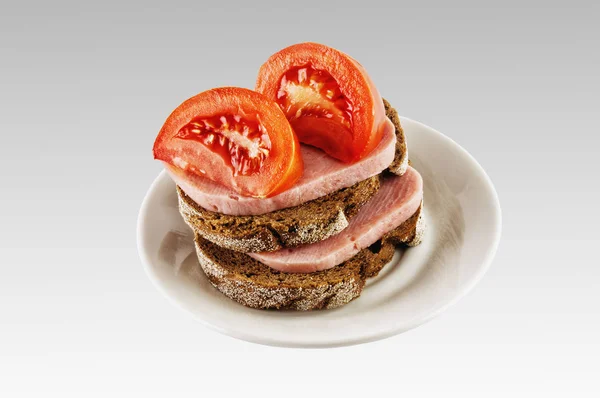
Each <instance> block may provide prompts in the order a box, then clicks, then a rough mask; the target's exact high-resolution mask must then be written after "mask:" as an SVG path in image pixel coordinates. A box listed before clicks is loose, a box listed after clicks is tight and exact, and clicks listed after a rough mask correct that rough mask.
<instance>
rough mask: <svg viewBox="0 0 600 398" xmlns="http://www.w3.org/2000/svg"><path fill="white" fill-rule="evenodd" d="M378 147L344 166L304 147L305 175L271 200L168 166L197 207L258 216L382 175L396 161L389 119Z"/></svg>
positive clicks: (171, 174)
mask: <svg viewBox="0 0 600 398" xmlns="http://www.w3.org/2000/svg"><path fill="white" fill-rule="evenodd" d="M387 122H388V123H387V124H386V127H385V131H384V134H383V138H382V139H381V142H380V143H379V145H378V146H377V147H376V148H375V149H374V150H373V151H372V152H371V153H370V154H369V155H367V156H366V157H364V158H363V159H361V160H360V161H358V162H356V163H353V164H345V163H342V162H340V161H338V160H336V159H334V158H332V157H330V156H328V155H327V154H325V152H323V151H321V150H319V149H316V148H313V147H310V146H306V145H302V149H301V151H302V158H303V159H304V174H303V175H302V177H301V178H300V179H299V180H298V182H297V183H296V184H295V185H294V186H293V187H291V188H290V189H288V190H287V191H285V192H282V193H280V194H279V195H276V196H273V197H270V198H263V199H260V198H251V197H246V196H240V195H239V194H237V193H235V192H234V191H232V190H231V189H228V188H226V187H224V186H222V185H219V184H217V183H215V182H213V181H211V180H209V179H208V178H204V177H201V176H197V175H194V174H189V173H186V172H184V171H183V170H181V169H179V168H177V167H173V166H171V165H169V164H167V163H165V166H166V170H167V172H168V173H169V175H170V176H171V178H172V179H173V181H175V183H176V184H177V185H179V187H180V188H181V189H182V190H183V191H184V192H185V193H186V194H187V195H188V196H189V197H190V198H191V199H192V200H193V201H194V202H196V203H197V204H199V205H200V206H202V207H203V208H205V209H207V210H211V211H214V212H218V213H222V214H230V215H235V216H239V215H257V214H265V213H270V212H272V211H275V210H280V209H285V208H288V207H293V206H298V205H300V204H302V203H304V202H307V201H309V200H313V199H316V198H320V197H321V196H325V195H328V194H330V193H332V192H335V191H337V190H339V189H342V188H347V187H349V186H352V185H354V184H356V183H358V182H360V181H362V180H365V179H367V178H369V177H372V176H374V175H377V174H379V173H381V172H382V171H383V170H385V169H387V168H388V166H389V165H390V163H392V161H393V160H394V154H395V147H396V135H395V132H394V125H393V124H392V123H391V122H390V121H389V120H388V121H387Z"/></svg>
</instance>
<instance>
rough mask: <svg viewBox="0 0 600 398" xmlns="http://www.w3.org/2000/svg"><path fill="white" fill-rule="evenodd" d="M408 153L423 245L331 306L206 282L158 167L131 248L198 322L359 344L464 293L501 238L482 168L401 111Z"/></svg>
mask: <svg viewBox="0 0 600 398" xmlns="http://www.w3.org/2000/svg"><path fill="white" fill-rule="evenodd" d="M402 126H403V128H404V130H405V133H406V135H407V142H408V148H409V157H410V159H411V161H412V163H413V166H414V167H415V168H416V169H417V170H418V171H419V172H420V173H421V175H422V176H423V180H424V204H425V221H426V223H427V229H426V231H425V236H424V238H423V243H422V244H421V245H420V246H417V247H414V248H410V249H398V250H397V251H396V254H395V256H394V258H393V260H392V261H391V262H390V263H389V264H388V265H387V266H386V267H385V268H384V269H383V270H382V271H381V273H380V274H379V275H378V276H377V277H376V278H373V279H371V280H369V281H368V282H367V285H366V287H365V289H364V290H363V293H362V295H361V296H360V297H359V298H358V299H356V300H354V301H352V302H351V303H349V304H347V305H345V306H343V307H341V308H338V309H333V310H321V311H308V312H297V311H264V310H255V309H250V308H246V307H244V306H242V305H240V304H237V303H236V302H234V301H232V300H230V299H228V298H227V297H225V296H224V295H222V294H221V293H220V292H219V291H218V290H217V289H215V288H214V287H212V285H211V284H210V283H209V282H208V280H207V279H206V278H205V277H204V275H203V274H202V273H201V272H200V273H198V272H197V271H198V269H199V265H198V260H197V259H196V254H195V252H194V245H193V234H192V233H191V231H190V229H189V228H188V227H187V226H186V225H185V223H184V222H183V220H182V218H181V216H180V215H179V213H178V210H177V195H176V192H175V184H174V183H173V182H172V181H171V180H170V178H169V177H168V176H167V175H166V174H165V172H162V173H161V174H160V175H159V176H158V177H157V179H156V180H155V181H154V183H153V184H152V186H151V187H150V190H149V191H148V193H147V195H146V198H145V199H144V202H143V205H142V208H141V210H140V215H139V220H138V236H137V238H138V249H139V252H140V256H141V258H142V262H143V264H144V267H145V269H146V271H147V274H148V276H149V277H150V279H151V280H152V281H153V282H154V284H155V285H156V287H157V288H158V289H159V290H160V291H161V292H162V293H163V294H164V295H165V296H166V297H167V298H168V299H170V300H171V302H173V303H174V304H176V305H177V306H178V307H180V308H182V309H184V310H185V311H188V312H189V313H190V314H192V315H193V316H194V317H195V318H196V319H198V320H199V321H201V322H203V323H204V324H205V325H207V326H209V327H211V328H213V329H215V330H217V331H219V332H221V333H225V334H228V335H230V336H233V337H236V338H239V339H243V340H248V341H252V342H256V343H261V344H268V345H276V346H290V347H332V346H343V345H351V344H358V343H364V342H368V341H373V340H378V339H382V338H385V337H389V336H392V335H395V334H398V333H401V332H403V331H406V330H409V329H411V328H414V327H416V326H418V325H421V324H422V323H424V322H426V321H428V320H430V319H431V318H433V317H434V316H436V315H438V314H440V313H441V312H442V311H444V310H445V309H446V308H448V307H449V306H450V305H452V304H453V303H455V302H456V301H457V300H458V299H459V298H461V297H462V296H464V295H465V294H466V293H467V292H469V291H470V290H471V289H472V288H473V287H474V286H475V284H476V283H477V282H478V281H479V280H480V279H481V278H482V276H483V275H484V273H485V272H486V270H487V268H488V267H489V265H490V263H491V261H492V258H493V257H494V254H495V252H496V248H497V246H498V242H499V240H500V231H501V215H500V205H499V202H498V197H497V195H496V192H495V190H494V187H493V185H492V183H491V181H490V179H489V178H488V176H487V175H486V174H485V172H484V170H483V169H482V168H481V166H479V164H478V163H477V162H476V161H475V159H473V157H471V156H470V155H469V154H468V153H467V152H466V151H465V150H464V149H462V148H461V147H460V146H459V145H458V144H456V143H455V142H454V141H452V140H450V139H449V138H447V137H446V136H444V135H443V134H441V133H439V132H437V131H435V130H433V129H432V128H430V127H427V126H425V125H423V124H421V123H418V122H415V121H412V120H410V119H406V118H402Z"/></svg>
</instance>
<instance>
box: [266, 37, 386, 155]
mask: <svg viewBox="0 0 600 398" xmlns="http://www.w3.org/2000/svg"><path fill="white" fill-rule="evenodd" d="M256 91H258V92H260V93H263V94H265V95H266V96H267V97H269V98H271V99H273V100H275V101H277V103H278V104H279V106H280V107H281V109H282V110H283V111H284V113H285V115H286V117H287V118H288V120H289V121H290V124H291V125H292V127H293V128H294V130H295V132H296V134H297V135H298V138H299V140H300V142H303V143H306V144H309V145H313V146H316V147H318V148H321V149H323V150H324V151H325V152H326V153H327V154H329V155H331V156H333V157H335V158H337V159H340V160H342V161H344V162H349V163H353V162H356V161H358V160H359V159H361V158H363V157H364V156H366V155H367V154H369V153H370V152H371V151H372V150H373V149H375V147H376V146H377V144H378V143H379V141H381V137H382V135H383V129H384V125H385V123H386V117H385V109H384V106H383V100H382V99H381V96H380V95H379V92H378V91H377V88H376V87H375V85H374V84H373V81H372V80H371V78H370V77H369V75H368V74H367V72H366V71H365V69H364V68H363V67H362V66H361V65H360V64H359V63H358V62H356V61H355V60H354V59H352V58H351V57H350V56H348V55H346V54H344V53H343V52H341V51H338V50H336V49H334V48H331V47H327V46H325V45H322V44H317V43H301V44H296V45H293V46H290V47H287V48H285V49H283V50H281V51H279V52H278V53H275V54H273V55H272V56H271V57H270V58H269V59H268V60H267V62H265V63H264V64H263V65H262V67H261V68H260V71H259V72H258V79H257V81H256Z"/></svg>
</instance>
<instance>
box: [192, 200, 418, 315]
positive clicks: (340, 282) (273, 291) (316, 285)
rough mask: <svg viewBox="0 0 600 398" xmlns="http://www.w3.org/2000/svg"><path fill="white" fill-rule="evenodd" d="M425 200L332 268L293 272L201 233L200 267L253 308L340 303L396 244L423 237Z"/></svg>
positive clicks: (414, 242) (216, 283) (375, 270)
mask: <svg viewBox="0 0 600 398" xmlns="http://www.w3.org/2000/svg"><path fill="white" fill-rule="evenodd" d="M422 207H423V206H422V205H421V207H419V209H418V210H417V211H416V212H415V214H413V216H412V217H411V218H410V219H408V220H407V221H405V222H404V223H403V224H402V225H400V226H399V227H398V228H396V229H395V230H393V231H391V232H389V233H387V234H386V235H385V236H383V237H382V238H381V239H380V240H379V241H377V242H376V243H374V244H373V245H371V246H370V247H369V248H367V249H363V250H361V251H360V252H358V253H357V254H356V255H355V256H354V257H352V258H351V259H349V260H348V261H346V262H344V263H342V264H340V265H338V266H336V267H333V268H331V269H328V270H325V271H319V272H313V273H310V274H288V273H283V272H279V271H276V270H273V269H271V268H269V267H268V266H266V265H264V264H262V263H260V262H259V261H256V260H255V259H253V258H251V257H250V256H248V255H246V254H244V253H239V252H235V251H232V250H227V249H224V248H222V247H219V246H218V245H216V244H214V243H212V242H210V241H208V240H206V239H204V238H202V236H200V235H198V234H196V239H195V240H196V251H197V254H198V259H199V262H200V266H201V268H202V270H203V271H204V273H205V274H206V276H207V277H208V279H209V281H210V282H211V284H212V285H213V286H215V287H216V288H217V289H219V290H220V291H221V292H222V293H223V294H225V295H226V296H227V297H229V298H230V299H233V300H235V301H237V302H238V303H241V304H243V305H246V306H248V307H252V308H261V309H293V310H313V309H321V308H336V307H339V306H342V305H344V304H346V303H348V302H350V301H352V300H353V299H355V298H356V297H358V296H359V295H360V294H361V292H362V290H363V287H364V285H365V281H366V279H367V278H370V277H374V276H376V275H377V274H378V273H379V271H381V269H382V268H383V266H384V265H385V264H387V263H388V262H389V261H390V260H391V259H392V256H393V255H394V249H395V246H396V245H399V244H407V245H410V246H414V245H417V244H419V243H420V242H421V237H422V234H423V229H424V223H423V215H422Z"/></svg>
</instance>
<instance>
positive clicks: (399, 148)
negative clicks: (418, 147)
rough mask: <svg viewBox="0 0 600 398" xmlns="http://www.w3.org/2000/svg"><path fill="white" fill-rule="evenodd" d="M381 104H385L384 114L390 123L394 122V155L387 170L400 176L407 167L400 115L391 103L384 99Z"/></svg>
mask: <svg viewBox="0 0 600 398" xmlns="http://www.w3.org/2000/svg"><path fill="white" fill-rule="evenodd" d="M383 105H384V106H385V115H386V116H387V117H388V119H390V120H391V121H392V123H394V128H395V129H396V155H395V156H394V161H393V162H392V164H390V167H389V168H388V170H389V171H391V172H392V173H394V174H396V175H399V176H401V175H402V174H404V173H406V169H407V168H408V147H407V146H406V137H404V130H403V129H402V126H401V125H400V116H398V112H396V109H394V108H392V105H390V103H389V102H387V101H386V100H385V99H384V100H383Z"/></svg>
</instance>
